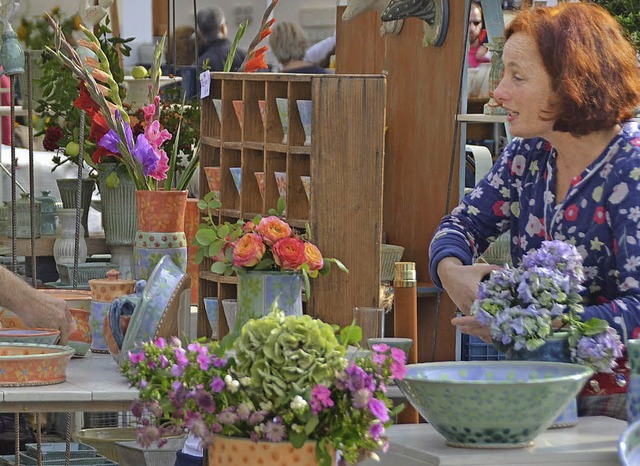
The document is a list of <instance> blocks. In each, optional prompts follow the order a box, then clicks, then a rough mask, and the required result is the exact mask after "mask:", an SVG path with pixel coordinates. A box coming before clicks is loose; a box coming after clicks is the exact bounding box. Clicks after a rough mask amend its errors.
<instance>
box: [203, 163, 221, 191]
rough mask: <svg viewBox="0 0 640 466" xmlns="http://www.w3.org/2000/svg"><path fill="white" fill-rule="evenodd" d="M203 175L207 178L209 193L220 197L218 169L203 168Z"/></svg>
mask: <svg viewBox="0 0 640 466" xmlns="http://www.w3.org/2000/svg"><path fill="white" fill-rule="evenodd" d="M204 173H205V176H206V177H207V185H208V186H209V191H213V192H214V193H218V195H220V167H204Z"/></svg>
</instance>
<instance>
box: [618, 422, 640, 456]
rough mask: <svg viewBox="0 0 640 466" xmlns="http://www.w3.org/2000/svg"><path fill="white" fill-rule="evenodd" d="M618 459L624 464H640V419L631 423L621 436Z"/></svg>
mask: <svg viewBox="0 0 640 466" xmlns="http://www.w3.org/2000/svg"><path fill="white" fill-rule="evenodd" d="M618 459H619V460H620V464H621V465H622V466H634V465H638V464H640V420H638V421H636V422H633V423H631V424H629V426H628V427H627V428H626V429H625V431H624V432H623V433H622V435H621V436H620V440H619V441H618Z"/></svg>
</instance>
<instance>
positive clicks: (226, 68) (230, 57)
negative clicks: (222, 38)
mask: <svg viewBox="0 0 640 466" xmlns="http://www.w3.org/2000/svg"><path fill="white" fill-rule="evenodd" d="M248 25H249V20H248V19H245V20H244V22H243V23H242V24H240V26H238V31H237V32H236V35H235V36H234V38H233V42H232V43H231V48H230V49H229V54H228V55H227V60H226V61H225V62H224V68H223V69H222V71H226V72H229V71H231V66H232V65H233V59H234V58H235V55H236V49H237V48H238V43H239V42H240V39H242V36H244V33H245V31H246V30H247V26H248Z"/></svg>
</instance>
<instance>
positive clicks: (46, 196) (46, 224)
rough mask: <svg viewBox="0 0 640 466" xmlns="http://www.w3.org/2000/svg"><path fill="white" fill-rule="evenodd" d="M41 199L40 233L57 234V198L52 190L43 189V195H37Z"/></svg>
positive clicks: (37, 198)
mask: <svg viewBox="0 0 640 466" xmlns="http://www.w3.org/2000/svg"><path fill="white" fill-rule="evenodd" d="M36 200H38V201H40V233H41V234H42V235H55V234H56V210H57V207H56V202H57V200H56V198H55V197H53V196H51V191H48V190H44V191H42V196H39V197H36Z"/></svg>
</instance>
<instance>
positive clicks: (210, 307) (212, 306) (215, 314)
mask: <svg viewBox="0 0 640 466" xmlns="http://www.w3.org/2000/svg"><path fill="white" fill-rule="evenodd" d="M202 300H203V302H204V310H205V312H206V313H207V319H208V320H209V325H210V326H211V339H212V340H217V339H218V319H219V310H218V298H215V297H214V298H202Z"/></svg>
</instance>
